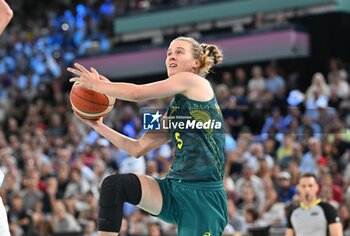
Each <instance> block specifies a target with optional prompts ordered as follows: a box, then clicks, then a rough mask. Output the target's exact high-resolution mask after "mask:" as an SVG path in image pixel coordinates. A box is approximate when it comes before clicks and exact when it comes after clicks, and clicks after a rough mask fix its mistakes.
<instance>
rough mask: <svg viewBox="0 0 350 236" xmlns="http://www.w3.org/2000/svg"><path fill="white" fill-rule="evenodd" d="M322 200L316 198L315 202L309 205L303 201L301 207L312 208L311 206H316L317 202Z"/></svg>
mask: <svg viewBox="0 0 350 236" xmlns="http://www.w3.org/2000/svg"><path fill="white" fill-rule="evenodd" d="M320 202H321V199H319V198H318V199H316V200H315V201H314V202H313V203H311V205H309V206H306V205H305V204H303V203H300V207H301V208H303V209H304V210H308V209H310V208H311V207H314V206H316V205H317V204H319V203H320Z"/></svg>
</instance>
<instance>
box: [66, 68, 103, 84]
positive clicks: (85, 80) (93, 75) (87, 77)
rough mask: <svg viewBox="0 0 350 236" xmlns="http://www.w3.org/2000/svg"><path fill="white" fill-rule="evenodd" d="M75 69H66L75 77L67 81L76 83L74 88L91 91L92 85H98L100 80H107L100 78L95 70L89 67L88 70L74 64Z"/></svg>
mask: <svg viewBox="0 0 350 236" xmlns="http://www.w3.org/2000/svg"><path fill="white" fill-rule="evenodd" d="M74 66H75V67H76V68H72V67H68V68H67V70H68V71H69V72H71V73H73V74H75V75H77V77H73V78H70V79H69V82H76V86H78V87H84V88H87V89H93V87H94V84H95V83H98V81H101V80H107V81H109V80H108V79H107V78H106V77H104V76H100V74H99V73H98V72H97V70H95V68H93V67H91V68H90V70H88V69H86V68H85V67H84V66H82V65H80V64H79V63H74ZM100 78H102V79H100Z"/></svg>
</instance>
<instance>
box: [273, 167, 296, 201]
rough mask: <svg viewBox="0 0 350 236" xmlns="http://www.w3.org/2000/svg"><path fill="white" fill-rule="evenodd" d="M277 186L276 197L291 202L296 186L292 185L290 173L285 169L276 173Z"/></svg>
mask: <svg viewBox="0 0 350 236" xmlns="http://www.w3.org/2000/svg"><path fill="white" fill-rule="evenodd" d="M277 188H278V190H277V192H278V199H279V200H280V201H281V202H284V203H289V202H291V201H292V199H293V198H294V195H295V193H296V192H297V190H296V187H295V186H293V185H292V182H291V175H290V174H289V173H288V172H286V171H283V172H281V173H280V174H279V175H278V186H277Z"/></svg>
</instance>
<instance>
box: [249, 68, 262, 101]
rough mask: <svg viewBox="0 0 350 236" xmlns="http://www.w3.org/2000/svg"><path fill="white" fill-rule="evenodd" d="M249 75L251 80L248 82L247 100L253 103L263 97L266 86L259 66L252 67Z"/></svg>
mask: <svg viewBox="0 0 350 236" xmlns="http://www.w3.org/2000/svg"><path fill="white" fill-rule="evenodd" d="M251 74H252V78H251V79H250V80H249V81H248V100H249V101H250V102H254V101H256V100H259V99H261V98H262V97H263V95H264V92H265V87H266V86H265V78H264V77H263V73H262V69H261V67H260V66H254V67H253V68H252V71H251Z"/></svg>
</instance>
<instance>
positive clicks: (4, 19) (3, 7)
mask: <svg viewBox="0 0 350 236" xmlns="http://www.w3.org/2000/svg"><path fill="white" fill-rule="evenodd" d="M12 17H13V11H12V9H11V8H10V7H9V5H8V4H7V3H6V2H5V0H0V34H2V32H3V31H4V29H5V28H6V26H7V25H8V23H9V22H10V21H11V19H12Z"/></svg>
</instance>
